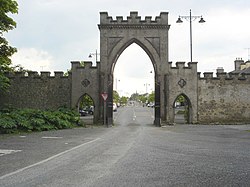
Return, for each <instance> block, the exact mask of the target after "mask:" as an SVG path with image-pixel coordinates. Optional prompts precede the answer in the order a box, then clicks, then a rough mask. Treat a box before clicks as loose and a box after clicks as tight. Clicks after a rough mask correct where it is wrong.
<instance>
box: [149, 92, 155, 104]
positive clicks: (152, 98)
mask: <svg viewBox="0 0 250 187" xmlns="http://www.w3.org/2000/svg"><path fill="white" fill-rule="evenodd" d="M148 101H149V102H155V92H152V93H151V94H149V96H148Z"/></svg>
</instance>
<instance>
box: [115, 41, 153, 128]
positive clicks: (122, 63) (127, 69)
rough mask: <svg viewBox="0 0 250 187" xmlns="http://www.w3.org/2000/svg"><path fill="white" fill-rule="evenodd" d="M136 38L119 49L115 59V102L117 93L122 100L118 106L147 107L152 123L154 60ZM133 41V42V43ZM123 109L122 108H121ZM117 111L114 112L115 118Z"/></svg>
mask: <svg viewBox="0 0 250 187" xmlns="http://www.w3.org/2000/svg"><path fill="white" fill-rule="evenodd" d="M135 41H136V40H131V41H130V42H128V43H127V44H126V45H124V46H123V47H122V48H121V50H120V51H119V55H117V56H119V57H118V58H117V59H115V61H114V63H113V66H112V70H111V74H112V76H113V102H114V103H115V102H117V95H118V96H119V98H120V100H118V103H115V104H116V105H117V106H118V112H119V110H120V108H119V106H121V107H122V106H124V105H125V102H124V100H125V98H124V97H126V98H127V105H126V106H127V107H146V108H144V109H146V110H147V111H148V115H149V116H150V119H151V121H152V122H151V124H153V120H154V104H155V102H154V101H155V98H154V95H155V94H154V92H155V84H154V82H155V81H154V77H155V75H154V66H153V62H152V60H151V58H150V56H149V55H148V53H147V52H146V51H145V49H144V48H143V47H142V46H141V44H140V45H139V44H138V42H135ZM131 42H132V43H131ZM121 110H122V108H121ZM115 116H116V113H114V114H113V118H114V119H115Z"/></svg>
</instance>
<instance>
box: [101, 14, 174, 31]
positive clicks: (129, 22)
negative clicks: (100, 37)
mask: <svg viewBox="0 0 250 187" xmlns="http://www.w3.org/2000/svg"><path fill="white" fill-rule="evenodd" d="M119 25H123V26H124V25H126V26H129V27H127V28H131V27H140V28H142V27H146V26H150V27H153V26H158V27H159V26H164V27H169V25H168V12H161V13H160V16H156V17H155V19H154V20H153V19H152V17H151V16H146V17H145V19H141V16H138V12H136V11H134V12H130V16H127V19H123V17H122V16H116V19H113V18H112V17H111V16H109V15H108V13H107V12H100V25H99V28H100V27H102V28H111V27H117V26H119ZM147 28H148V27H147Z"/></svg>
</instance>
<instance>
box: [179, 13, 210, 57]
mask: <svg viewBox="0 0 250 187" xmlns="http://www.w3.org/2000/svg"><path fill="white" fill-rule="evenodd" d="M198 18H200V21H199V23H205V22H206V21H205V20H204V19H203V18H202V16H192V11H191V9H190V12H189V16H179V18H178V20H177V21H176V23H182V22H183V21H182V20H181V19H185V20H187V21H189V24H190V60H191V62H193V49H192V47H193V42H192V21H194V20H196V19H198Z"/></svg>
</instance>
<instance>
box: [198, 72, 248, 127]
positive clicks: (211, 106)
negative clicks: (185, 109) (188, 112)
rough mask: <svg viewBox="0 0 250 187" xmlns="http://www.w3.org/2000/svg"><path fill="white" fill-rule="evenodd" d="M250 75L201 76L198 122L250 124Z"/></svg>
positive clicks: (218, 74) (209, 74)
mask: <svg viewBox="0 0 250 187" xmlns="http://www.w3.org/2000/svg"><path fill="white" fill-rule="evenodd" d="M249 93H250V74H248V75H247V74H244V75H234V74H227V73H217V77H213V74H212V73H204V77H200V74H198V98H199V99H198V118H199V123H215V124H216V123H226V124H237V123H247V122H250V97H249V96H250V95H249Z"/></svg>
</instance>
